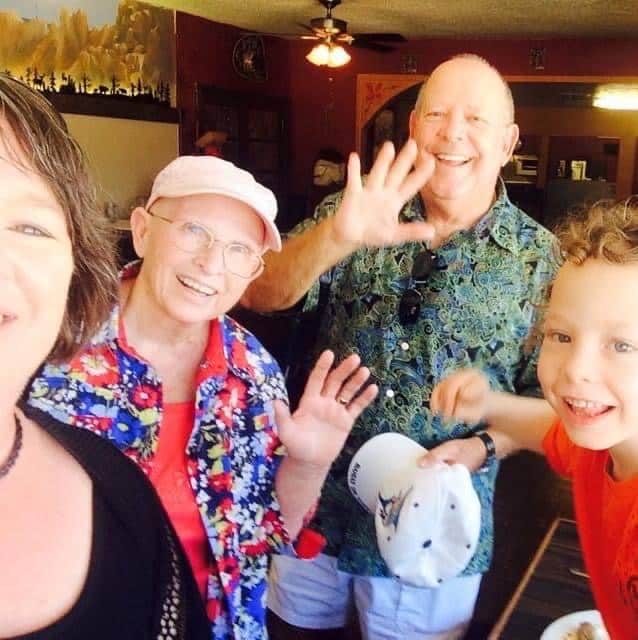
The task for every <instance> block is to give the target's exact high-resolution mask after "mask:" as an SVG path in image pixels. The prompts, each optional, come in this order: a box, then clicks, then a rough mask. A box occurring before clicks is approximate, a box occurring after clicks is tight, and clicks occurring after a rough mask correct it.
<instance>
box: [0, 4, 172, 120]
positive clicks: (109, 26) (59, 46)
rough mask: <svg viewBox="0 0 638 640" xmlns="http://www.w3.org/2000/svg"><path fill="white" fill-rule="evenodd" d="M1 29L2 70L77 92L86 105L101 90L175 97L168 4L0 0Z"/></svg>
mask: <svg viewBox="0 0 638 640" xmlns="http://www.w3.org/2000/svg"><path fill="white" fill-rule="evenodd" d="M9 4H10V5H11V6H9ZM0 34H1V37H0V71H4V72H6V73H9V74H11V75H12V76H14V77H16V78H20V79H21V80H23V81H24V82H26V83H27V84H28V85H30V86H31V87H33V88H35V89H38V90H39V91H41V92H43V93H44V94H45V95H47V96H48V97H49V98H56V97H58V96H69V97H71V96H76V97H77V102H78V104H79V103H81V104H83V105H85V108H86V112H87V113H90V112H91V103H92V102H93V103H95V102H96V101H97V100H100V101H101V102H102V103H104V99H105V98H109V99H111V100H114V101H115V100H116V101H118V102H120V103H124V102H125V103H127V104H129V105H130V106H131V107H134V105H136V104H137V105H142V104H146V105H148V104H155V105H163V106H165V107H170V105H171V103H172V102H174V100H173V96H174V93H175V92H174V86H175V34H174V20H173V12H172V11H167V10H165V9H161V8H158V7H154V6H150V5H147V4H144V3H142V2H137V0H47V1H44V2H43V1H42V0H31V1H28V0H22V1H20V0H18V1H17V2H16V1H15V0H14V1H13V2H10V1H7V0H0ZM53 101H54V102H55V100H53ZM67 103H68V100H67ZM79 111H80V112H82V109H80V110H79ZM134 111H135V109H134V108H133V112H134ZM124 117H127V116H124ZM128 117H133V116H128Z"/></svg>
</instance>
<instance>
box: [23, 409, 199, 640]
mask: <svg viewBox="0 0 638 640" xmlns="http://www.w3.org/2000/svg"><path fill="white" fill-rule="evenodd" d="M21 408H22V410H23V411H24V412H25V414H26V415H28V416H29V417H30V418H31V419H32V420H34V421H35V422H36V423H37V424H38V425H40V426H41V427H42V428H43V429H45V430H46V431H47V433H49V434H50V435H51V436H52V437H53V438H54V439H55V440H57V441H58V442H59V443H60V445H61V446H63V447H64V448H65V449H66V450H67V451H68V452H69V453H70V454H71V455H72V456H73V457H74V458H75V459H76V460H77V461H78V463H79V464H80V465H81V466H82V467H83V468H84V469H85V471H86V473H87V474H88V475H89V477H90V478H91V480H92V481H93V496H94V522H93V524H94V527H93V528H94V531H93V545H92V552H91V566H90V567H89V576H88V577H87V581H86V584H85V587H84V589H83V592H82V594H81V595H80V598H79V600H78V603H76V605H75V606H74V607H73V608H72V609H71V611H70V612H69V613H68V614H67V615H66V616H64V617H63V618H62V619H61V620H59V621H57V622H55V623H54V624H53V625H51V626H50V627H47V628H46V629H43V630H41V631H37V632H34V633H29V634H26V635H24V636H20V640H36V639H38V640H39V639H42V640H49V639H53V638H58V637H60V638H62V637H63V638H64V640H76V639H77V640H80V639H83V640H84V639H86V638H91V640H129V639H130V640H147V639H148V640H177V639H180V640H181V639H188V640H191V639H193V640H200V639H201V640H209V639H210V638H211V628H210V623H209V621H208V619H207V616H206V611H205V607H204V604H203V601H202V598H201V596H200V594H199V591H198V589H197V586H196V583H195V580H194V578H193V575H192V571H191V569H190V566H189V563H188V560H187V559H186V556H185V554H184V552H183V550H182V547H181V545H180V543H179V541H178V539H177V535H176V534H175V531H174V529H173V527H172V525H171V524H170V522H169V520H168V516H167V515H166V512H165V511H164V509H163V507H162V505H161V502H160V500H159V497H158V496H157V494H156V493H155V490H154V489H153V487H152V485H151V484H150V482H149V481H148V480H147V478H146V477H145V476H144V473H143V472H142V471H141V470H140V469H139V468H138V467H137V465H136V464H135V463H134V462H133V461H132V460H129V459H128V458H127V457H126V456H125V455H123V454H122V453H121V452H120V451H118V450H117V449H116V447H115V446H113V445H112V444H110V443H109V442H108V441H105V440H103V439H102V438H99V437H98V436H96V435H95V434H92V433H90V432H89V431H87V430H85V429H78V428H76V427H70V426H68V425H65V424H62V423H60V422H58V421H56V420H54V419H53V418H52V417H51V416H49V415H47V414H45V413H43V412H41V411H38V410H37V409H34V408H33V407H29V406H26V405H24V404H23V405H22V407H21ZM96 505H97V508H96ZM101 529H102V530H101ZM43 535H46V522H43ZM102 556H103V557H102ZM95 573H98V574H102V575H99V576H97V577H96V576H95V575H94V574H95ZM105 581H106V584H105ZM123 634H124V635H123ZM115 636H117V637H115Z"/></svg>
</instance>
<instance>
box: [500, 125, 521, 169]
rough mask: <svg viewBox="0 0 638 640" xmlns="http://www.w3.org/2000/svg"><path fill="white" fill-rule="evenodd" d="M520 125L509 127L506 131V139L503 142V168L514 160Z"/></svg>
mask: <svg viewBox="0 0 638 640" xmlns="http://www.w3.org/2000/svg"><path fill="white" fill-rule="evenodd" d="M518 135H519V130H518V125H517V124H516V123H513V124H509V125H507V127H506V129H505V138H504V140H503V162H501V166H502V167H504V166H505V165H506V164H507V163H508V162H509V161H510V160H511V158H512V154H513V153H514V149H515V148H516V143H517V142H518Z"/></svg>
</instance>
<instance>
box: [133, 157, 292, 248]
mask: <svg viewBox="0 0 638 640" xmlns="http://www.w3.org/2000/svg"><path fill="white" fill-rule="evenodd" d="M200 193H212V194H218V195H222V196H228V197H229V198H234V199H235V200H239V201H240V202H243V203H245V204H247V205H248V206H249V207H252V208H253V209H254V211H255V213H256V214H257V215H258V216H259V217H260V218H261V220H262V222H263V223H264V227H265V229H266V239H265V246H266V248H268V249H272V250H273V251H281V236H280V235H279V231H278V230H277V227H276V225H275V217H276V215H277V200H276V199H275V196H274V194H273V192H272V191H271V190H270V189H267V188H266V187H264V186H263V185H261V184H259V182H257V181H256V180H255V179H254V178H253V177H252V175H251V174H250V173H248V171H244V170H243V169H240V168H239V167H236V166H235V165H234V164H233V163H232V162H228V161H226V160H222V159H221V158H215V157H213V156H179V157H178V158H176V159H175V160H173V161H172V162H170V163H169V164H168V165H167V166H166V167H164V168H163V169H162V170H161V171H160V172H159V173H158V174H157V177H156V178H155V181H154V182H153V188H152V189H151V195H150V196H149V199H148V201H147V203H146V209H147V210H148V209H150V208H151V206H152V205H153V203H154V202H156V201H157V200H159V199H160V198H182V197H184V196H194V195H198V194H200Z"/></svg>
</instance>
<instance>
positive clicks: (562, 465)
mask: <svg viewBox="0 0 638 640" xmlns="http://www.w3.org/2000/svg"><path fill="white" fill-rule="evenodd" d="M557 237H558V240H559V243H560V250H561V260H562V266H561V267H560V269H559V271H558V274H557V276H556V279H555V281H554V284H553V287H552V291H551V296H550V301H549V306H548V308H547V310H546V313H545V314H544V318H543V325H542V344H541V353H540V359H539V363H538V377H539V380H540V383H541V386H542V388H543V392H544V395H545V399H546V400H539V399H534V398H523V397H518V396H514V395H511V394H506V393H502V392H495V391H491V390H490V388H489V382H488V379H487V377H486V376H485V375H484V374H483V373H481V372H479V371H476V370H463V371H458V372H455V373H453V374H452V375H450V376H449V377H447V378H445V379H444V380H443V381H442V382H440V383H439V385H438V386H437V387H436V388H435V389H434V391H433V393H432V398H431V407H432V410H433V411H434V412H435V413H438V414H440V415H442V416H446V417H454V418H456V419H459V420H463V421H465V422H469V423H473V422H481V421H483V422H486V423H487V424H488V431H487V433H488V436H491V440H492V443H493V444H494V445H495V449H496V454H497V455H498V457H504V456H505V455H508V454H509V453H512V452H513V451H516V450H519V449H523V448H524V449H531V450H533V451H538V452H540V453H544V454H545V455H546V456H547V459H548V461H549V463H550V465H551V466H552V467H553V468H554V470H555V471H556V472H557V473H559V474H561V475H564V476H568V477H569V478H571V480H572V481H573V494H574V507H575V512H576V520H577V523H578V531H579V536H580V541H581V546H582V550H583V555H584V557H585V564H586V567H587V571H588V572H589V575H590V578H591V585H592V589H593V592H594V597H595V600H596V604H597V607H598V608H599V610H600V612H601V614H602V616H603V620H604V622H605V626H606V627H607V630H608V632H609V634H610V636H611V638H613V639H614V640H635V639H636V638H638V200H636V199H634V200H633V202H632V201H631V200H628V201H625V202H622V203H619V204H616V205H613V206H612V205H604V204H598V205H596V206H594V207H593V208H592V209H590V211H589V212H587V214H583V215H581V216H579V217H573V218H571V219H570V220H568V221H567V222H566V223H565V225H564V226H563V228H562V229H560V230H559V231H558V233H557ZM482 438H483V439H480V438H479V437H471V438H469V439H466V440H454V441H450V442H446V443H444V444H443V445H441V446H440V447H437V448H436V449H433V450H432V451H431V452H430V453H429V454H428V455H427V456H426V457H425V458H424V459H423V461H422V464H426V463H427V462H426V461H428V460H429V461H431V460H432V459H433V458H436V459H439V460H444V461H448V462H463V463H464V464H466V465H467V466H468V467H470V469H476V468H478V467H480V466H481V464H482V462H483V460H484V458H485V455H486V451H487V450H488V446H489V444H490V442H489V440H490V438H489V437H488V438H487V444H486V438H485V436H482Z"/></svg>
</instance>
